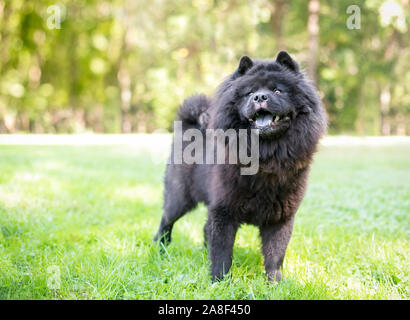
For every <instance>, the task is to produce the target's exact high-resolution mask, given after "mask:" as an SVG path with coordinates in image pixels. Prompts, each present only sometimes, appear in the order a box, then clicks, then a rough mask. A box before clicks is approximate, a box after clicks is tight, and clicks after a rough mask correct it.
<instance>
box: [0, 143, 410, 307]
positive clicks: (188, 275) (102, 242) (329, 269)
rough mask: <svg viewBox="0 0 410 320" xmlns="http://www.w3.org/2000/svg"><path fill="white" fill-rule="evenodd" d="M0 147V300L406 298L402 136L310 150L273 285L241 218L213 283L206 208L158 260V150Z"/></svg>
mask: <svg viewBox="0 0 410 320" xmlns="http://www.w3.org/2000/svg"><path fill="white" fill-rule="evenodd" d="M140 138H141V137H140ZM143 138H144V139H149V138H146V137H143ZM408 141H409V140H408ZM146 145H148V147H149V146H151V148H155V147H156V146H157V145H156V144H155V143H146ZM0 155H1V157H0V299H51V298H57V299H409V298H410V278H409V273H410V272H409V271H410V226H409V222H410V142H407V143H402V144H399V145H385V146H363V145H360V146H349V147H347V146H341V145H329V146H321V148H320V152H319V153H318V154H317V155H316V161H315V164H314V166H313V168H312V172H311V179H310V183H309V187H308V192H307V194H306V197H305V199H304V200H303V202H302V205H301V207H300V209H299V211H298V213H297V215H296V217H297V218H296V222H295V229H294V233H293V236H292V239H291V242H290V245H289V247H288V251H287V255H286V258H285V264H284V274H285V277H286V279H285V280H284V281H282V282H281V283H280V284H277V285H270V284H268V283H267V282H266V280H265V274H264V268H263V258H262V255H261V252H260V240H259V238H258V232H257V229H256V228H254V227H252V226H243V227H242V228H241V229H240V230H239V233H238V235H237V239H236V243H235V250H234V262H233V268H232V277H231V278H230V279H227V280H224V281H222V282H220V283H216V284H212V283H211V281H210V278H209V273H208V268H209V262H208V259H207V253H206V250H205V249H204V247H203V245H202V239H203V233H202V227H203V224H204V222H205V217H206V208H205V207H204V206H200V207H199V208H197V209H196V210H195V211H193V212H192V213H191V214H189V215H187V216H185V217H184V218H182V219H181V220H180V221H178V223H177V224H176V225H175V228H174V230H175V231H174V234H173V242H172V244H171V245H170V246H169V248H168V250H167V252H166V254H165V255H164V256H160V254H159V250H158V248H157V246H156V245H155V244H153V243H152V238H153V236H154V234H155V232H156V229H157V227H158V223H159V220H160V217H161V214H162V212H161V205H162V189H163V186H162V179H163V173H164V162H165V158H164V153H158V154H154V155H150V154H149V153H148V149H147V147H146V146H145V147H138V145H127V144H124V145H94V146H89V145H57V146H44V145H43V146H35V145H0ZM152 160H154V161H152Z"/></svg>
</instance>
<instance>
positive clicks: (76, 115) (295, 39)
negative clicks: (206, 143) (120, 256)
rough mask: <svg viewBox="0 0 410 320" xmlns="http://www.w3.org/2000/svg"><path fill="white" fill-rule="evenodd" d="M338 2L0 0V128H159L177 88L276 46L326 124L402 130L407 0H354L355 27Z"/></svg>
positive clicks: (212, 77)
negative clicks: (304, 80)
mask: <svg viewBox="0 0 410 320" xmlns="http://www.w3.org/2000/svg"><path fill="white" fill-rule="evenodd" d="M349 6H351V1H350V0H309V1H302V0H294V1H291V2H288V1H284V0H254V1H250V0H248V1H238V0H228V1H219V0H192V1H191V0H179V1H165V0H153V1H150V2H147V1H143V0H113V1H104V0H103V1H101V0H99V1H97V0H81V1H80V0H72V1H68V0H61V1H59V2H58V3H56V2H53V1H51V0H39V1H29V2H27V1H24V0H13V1H11V0H0V132H11V133H12V132H84V131H88V130H90V131H94V132H151V131H153V130H154V129H156V128H166V129H171V128H172V120H173V119H174V116H175V111H176V109H177V107H178V105H179V104H180V103H181V102H182V100H183V99H184V97H186V96H188V95H190V94H193V93H196V92H204V93H206V94H212V91H213V90H214V89H215V87H216V85H217V84H218V83H220V81H221V80H222V79H223V78H224V76H226V75H228V74H229V73H231V72H232V71H233V70H234V69H235V68H236V65H237V63H238V60H239V58H240V57H241V56H242V55H245V54H247V55H249V56H251V57H260V58H274V57H275V55H276V54H277V52H278V51H279V50H281V49H286V50H288V51H289V52H290V53H291V54H292V55H294V56H295V58H296V59H297V60H298V61H300V62H301V66H302V68H306V71H307V73H308V74H309V75H310V77H311V78H312V79H313V80H314V81H315V82H316V84H317V88H318V90H319V91H320V94H321V96H322V98H323V101H324V103H325V105H326V108H327V111H328V114H329V119H330V132H331V133H350V134H352V133H358V134H409V132H410V127H409V122H410V121H409V117H410V46H409V44H410V43H409V39H410V37H409V34H410V23H409V19H410V14H409V12H410V10H409V1H408V0H368V1H366V2H361V3H359V4H358V7H359V9H360V19H361V23H360V28H359V29H351V28H349V27H348V25H347V20H348V18H349V16H350V14H349V13H348V12H347V8H348V7H349ZM58 12H59V13H60V16H58V18H59V21H58V22H59V23H56V22H57V21H56V20H55V18H57V16H56V14H57V13H58ZM51 18H53V19H54V20H52V22H54V24H53V23H50V21H51V20H50V19H51ZM56 27H59V28H56Z"/></svg>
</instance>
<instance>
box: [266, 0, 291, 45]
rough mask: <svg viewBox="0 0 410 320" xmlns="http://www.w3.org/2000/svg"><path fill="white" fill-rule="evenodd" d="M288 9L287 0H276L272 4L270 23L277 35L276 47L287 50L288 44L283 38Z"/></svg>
mask: <svg viewBox="0 0 410 320" xmlns="http://www.w3.org/2000/svg"><path fill="white" fill-rule="evenodd" d="M287 10H288V3H287V2H286V1H285V0H274V1H273V6H271V16H270V21H269V24H270V26H271V27H272V32H273V34H274V36H275V42H276V49H277V50H278V51H280V50H285V49H286V45H285V41H284V40H283V21H284V17H285V15H286V12H287Z"/></svg>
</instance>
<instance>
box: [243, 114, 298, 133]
mask: <svg viewBox="0 0 410 320" xmlns="http://www.w3.org/2000/svg"><path fill="white" fill-rule="evenodd" d="M291 119H292V112H288V113H282V114H273V113H271V112H269V111H267V110H259V111H257V112H256V113H255V114H254V115H253V116H252V117H251V118H250V119H249V122H250V123H251V124H252V125H253V126H254V127H255V128H256V129H259V132H260V134H261V135H262V136H269V135H273V134H276V133H279V132H281V131H283V130H285V129H287V128H288V127H289V125H290V121H291Z"/></svg>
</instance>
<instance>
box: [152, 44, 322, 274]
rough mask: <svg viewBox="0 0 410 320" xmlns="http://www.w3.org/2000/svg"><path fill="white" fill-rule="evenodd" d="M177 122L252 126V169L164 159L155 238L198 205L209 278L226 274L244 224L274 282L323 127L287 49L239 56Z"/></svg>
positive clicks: (317, 105)
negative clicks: (203, 216) (257, 238)
mask: <svg viewBox="0 0 410 320" xmlns="http://www.w3.org/2000/svg"><path fill="white" fill-rule="evenodd" d="M178 120H181V121H182V129H183V131H185V130H187V129H190V128H197V129H201V130H202V132H205V129H223V130H228V129H234V130H239V129H247V130H250V129H259V135H260V136H259V171H258V172H257V174H255V175H241V174H240V165H234V164H214V165H207V164H186V163H183V164H175V163H174V162H172V161H171V162H170V163H169V164H168V165H167V170H166V176H165V194H164V198H165V199H164V214H163V216H162V220H161V224H160V227H159V230H158V233H157V235H156V236H155V240H158V239H160V241H161V242H162V243H163V244H167V243H169V242H170V241H171V232H172V227H173V225H174V223H175V221H177V220H178V219H179V218H180V217H182V216H183V215H184V214H185V213H187V212H188V211H189V210H191V209H193V208H194V207H195V206H196V205H197V203H199V202H204V203H205V204H206V205H207V206H208V220H207V223H206V225H205V228H204V233H205V242H206V243H208V248H209V256H210V259H211V275H212V279H213V280H217V279H222V278H223V276H224V275H225V274H226V273H227V272H228V271H229V269H230V267H231V264H232V250H233V245H234V240H235V235H236V232H237V230H238V227H239V226H240V225H241V224H242V223H249V224H253V225H256V226H258V227H259V230H260V235H261V238H262V243H263V248H262V249H263V254H264V264H265V269H266V273H267V275H268V278H269V280H272V281H274V280H276V281H279V280H280V279H281V268H282V263H283V260H284V256H285V252H286V248H287V245H288V242H289V239H290V236H291V233H292V229H293V221H294V215H295V213H296V211H297V209H298V207H299V204H300V202H301V201H302V199H303V196H304V193H305V188H306V183H307V179H308V173H309V166H310V164H311V162H312V156H313V154H314V152H315V151H316V146H317V144H318V141H319V138H320V137H321V136H322V135H323V133H324V132H325V131H326V126H327V119H326V114H325V111H324V108H323V106H322V104H321V102H320V99H319V97H318V95H317V93H316V91H315V89H314V87H313V85H312V84H311V83H310V81H308V80H307V79H306V78H305V76H304V74H303V73H302V72H300V70H299V66H298V64H297V63H296V62H295V61H294V60H293V59H292V58H291V57H290V56H289V54H288V53H287V52H284V51H282V52H280V53H279V54H278V56H277V58H276V60H274V61H266V60H251V59H250V58H249V57H246V56H245V57H242V59H241V60H240V63H239V67H238V69H237V70H236V71H235V72H234V73H233V74H231V75H230V76H229V77H228V78H227V79H226V80H225V81H224V82H223V83H222V84H221V85H220V87H219V89H218V91H217V93H216V95H215V97H214V98H212V99H209V98H207V97H206V96H204V95H195V96H193V97H190V98H188V99H187V100H185V102H184V104H183V105H182V106H181V108H180V110H179V114H178ZM174 143H175V141H174ZM185 146H186V143H185V144H184V145H183V147H185ZM172 157H173V154H172V153H171V159H172Z"/></svg>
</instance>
